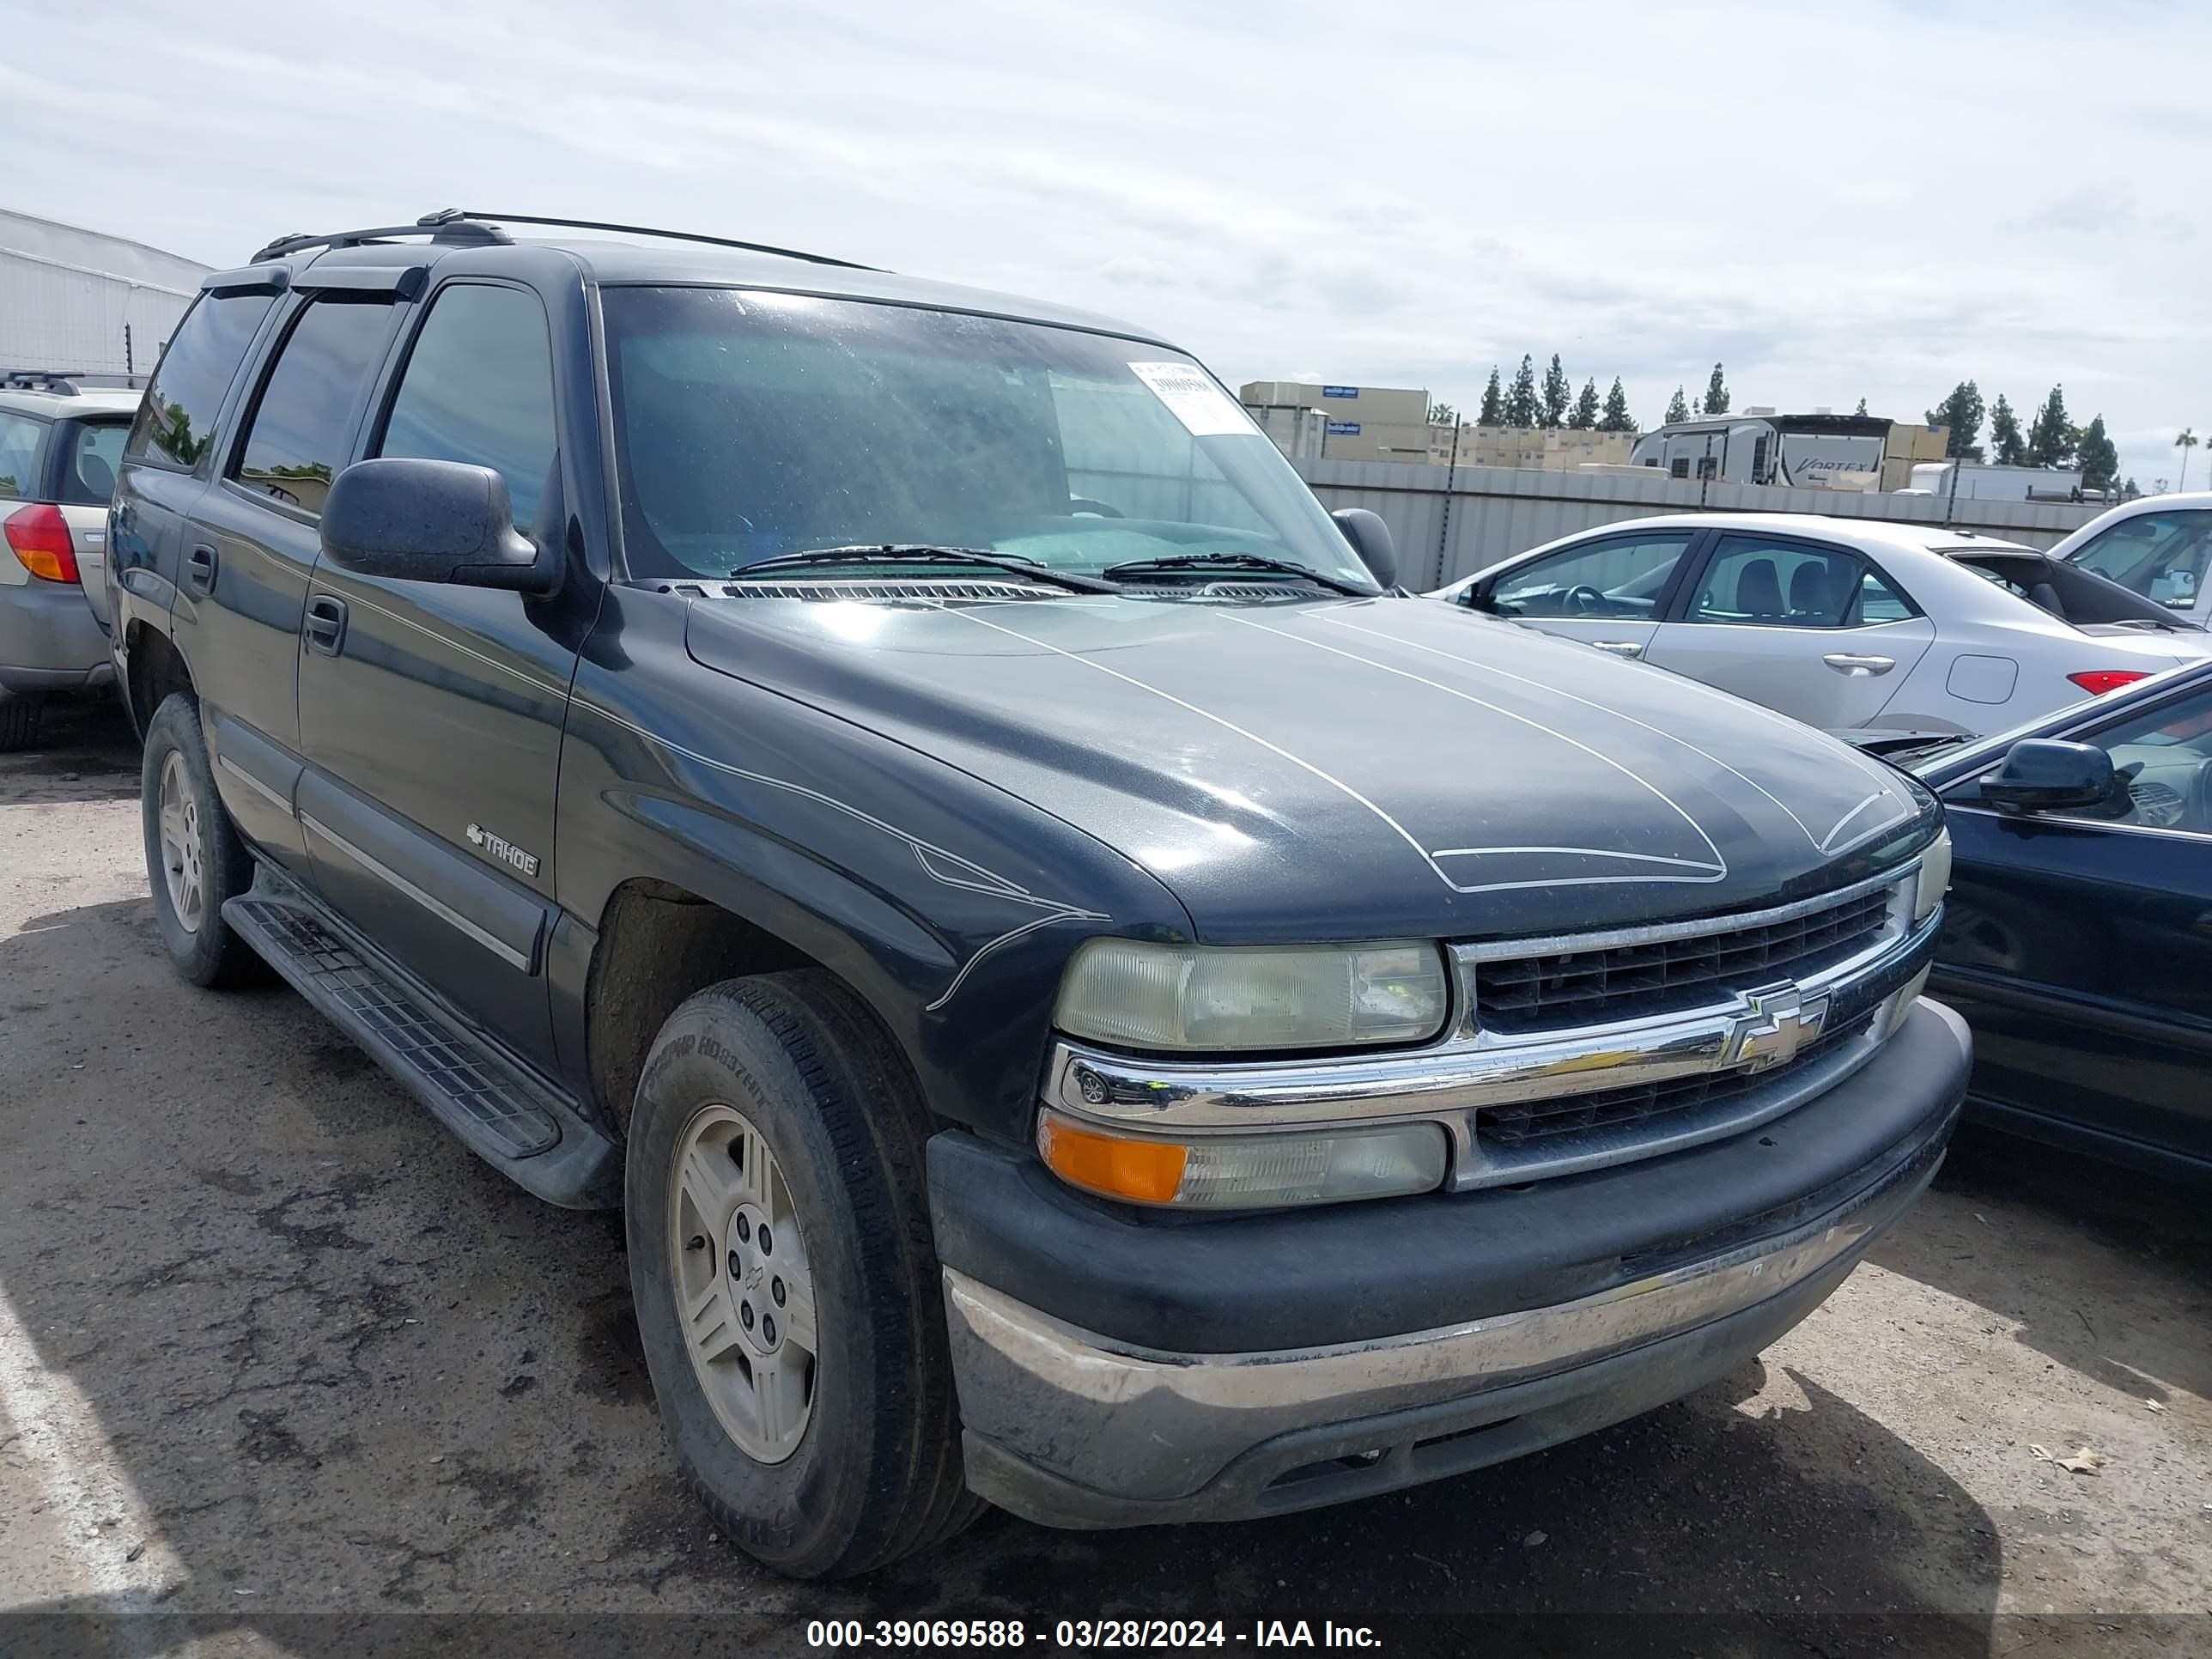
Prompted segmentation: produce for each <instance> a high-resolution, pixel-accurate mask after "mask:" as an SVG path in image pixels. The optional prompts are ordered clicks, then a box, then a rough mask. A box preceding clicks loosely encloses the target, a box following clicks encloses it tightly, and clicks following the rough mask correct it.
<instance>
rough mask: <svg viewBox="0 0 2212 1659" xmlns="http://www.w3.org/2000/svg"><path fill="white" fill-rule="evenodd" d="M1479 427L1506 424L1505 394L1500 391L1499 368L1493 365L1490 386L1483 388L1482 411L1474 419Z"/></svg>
mask: <svg viewBox="0 0 2212 1659" xmlns="http://www.w3.org/2000/svg"><path fill="white" fill-rule="evenodd" d="M1474 423H1475V424H1476V425H1477V426H1504V424H1505V394H1504V392H1501V391H1499V390H1498V367H1497V365H1496V364H1494V363H1493V364H1492V365H1491V369H1490V384H1489V385H1488V386H1485V387H1483V388H1482V409H1481V410H1480V413H1478V414H1477V415H1476V416H1475V417H1474Z"/></svg>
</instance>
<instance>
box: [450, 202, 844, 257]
mask: <svg viewBox="0 0 2212 1659" xmlns="http://www.w3.org/2000/svg"><path fill="white" fill-rule="evenodd" d="M432 219H435V220H437V221H439V222H447V223H466V222H483V221H487V220H504V221H506V222H508V223H510V224H517V225H551V226H554V227H556V228H561V229H567V230H611V231H617V232H619V233H621V234H623V235H628V236H665V237H667V238H668V239H669V240H671V241H678V242H709V243H712V244H713V245H714V246H716V247H734V248H740V249H743V250H744V252H747V253H772V254H775V256H776V257H777V258H783V259H804V260H805V261H806V263H807V264H814V265H836V266H837V267H838V268H839V269H840V270H877V271H879V270H882V269H883V267H882V266H880V265H864V264H860V262H859V261H858V260H855V259H838V258H831V257H830V256H829V254H827V253H808V252H804V251H802V250H801V249H799V248H793V247H775V246H770V245H769V244H768V243H766V242H740V241H738V240H735V239H734V238H732V237H728V236H706V235H702V234H700V233H699V232H697V231H696V230H657V229H655V228H653V226H651V225H617V224H609V223H607V222H605V221H604V220H599V219H550V218H546V217H544V216H540V215H537V214H531V213H479V212H477V210H475V209H473V208H470V209H466V210H462V209H453V208H449V209H447V210H446V212H445V213H442V214H435V215H432V216H431V218H430V219H426V220H424V221H423V222H424V223H425V224H428V223H429V222H431V220H432Z"/></svg>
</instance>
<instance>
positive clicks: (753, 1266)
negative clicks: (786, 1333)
mask: <svg viewBox="0 0 2212 1659" xmlns="http://www.w3.org/2000/svg"><path fill="white" fill-rule="evenodd" d="M760 1233H761V1218H760V1217H759V1215H758V1214H757V1212H755V1211H754V1210H753V1208H752V1206H750V1205H745V1206H741V1207H740V1208H739V1209H738V1213H737V1214H736V1215H735V1216H733V1217H732V1218H731V1221H730V1233H729V1237H728V1238H727V1239H726V1240H725V1241H724V1244H725V1249H726V1258H727V1261H728V1266H729V1269H730V1294H731V1296H732V1298H733V1299H734V1300H735V1302H736V1304H737V1314H738V1330H739V1331H740V1332H742V1333H743V1334H744V1340H745V1343H746V1346H749V1347H750V1348H751V1349H752V1350H753V1352H756V1353H760V1354H766V1353H768V1352H769V1351H770V1350H772V1349H773V1348H775V1346H776V1340H777V1336H778V1335H779V1334H780V1333H778V1332H777V1330H776V1326H775V1305H774V1304H773V1303H772V1302H771V1301H770V1300H769V1267H768V1263H767V1261H764V1260H763V1258H762V1256H761V1249H760Z"/></svg>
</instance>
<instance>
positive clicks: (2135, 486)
mask: <svg viewBox="0 0 2212 1659" xmlns="http://www.w3.org/2000/svg"><path fill="white" fill-rule="evenodd" d="M2120 499H2121V500H2122V501H2141V500H2142V485H2141V484H2139V483H2136V481H2135V480H2134V479H2133V478H2130V479H2129V480H2128V481H2127V482H2126V483H2124V484H2122V485H2121V486H2120Z"/></svg>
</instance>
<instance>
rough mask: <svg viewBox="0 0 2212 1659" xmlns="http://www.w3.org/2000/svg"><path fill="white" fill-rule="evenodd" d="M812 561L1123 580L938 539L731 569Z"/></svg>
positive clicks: (832, 550) (1071, 583)
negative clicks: (959, 566)
mask: <svg viewBox="0 0 2212 1659" xmlns="http://www.w3.org/2000/svg"><path fill="white" fill-rule="evenodd" d="M811 564H981V565H987V566H989V567H990V568H992V569H994V570H1007V571H1012V573H1013V574H1015V575H1018V576H1033V577H1035V578H1036V580H1039V581H1041V582H1057V583H1058V584H1059V585H1060V586H1062V587H1072V588H1073V589H1074V590H1075V591H1076V592H1079V593H1118V592H1121V584H1120V583H1118V582H1109V581H1105V580H1101V579H1100V578H1098V577H1097V576H1079V575H1078V574H1076V573H1075V572H1073V571H1072V570H1054V568H1052V567H1051V566H1050V565H1048V564H1040V563H1038V562H1036V560H1034V559H1024V558H1017V557H1015V556H1012V555H1011V554H1006V553H992V552H988V551H987V550H984V549H982V548H980V547H949V546H945V545H941V544H938V543H935V542H881V543H856V544H854V545H853V546H851V547H814V548H809V549H808V550H806V551H805V552H803V553H779V554H777V555H776V556H775V557H774V558H769V559H756V560H754V561H753V562H752V563H750V564H741V565H739V566H738V568H736V569H735V570H732V572H730V575H731V577H732V580H734V579H736V578H737V577H739V576H750V575H754V574H757V573H758V572H761V571H763V570H788V569H790V568H793V567H794V566H798V565H811Z"/></svg>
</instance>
